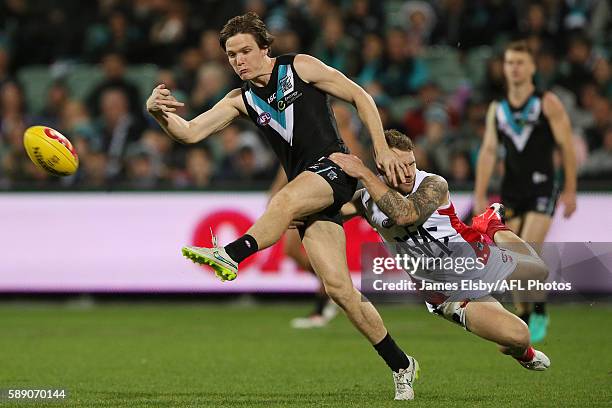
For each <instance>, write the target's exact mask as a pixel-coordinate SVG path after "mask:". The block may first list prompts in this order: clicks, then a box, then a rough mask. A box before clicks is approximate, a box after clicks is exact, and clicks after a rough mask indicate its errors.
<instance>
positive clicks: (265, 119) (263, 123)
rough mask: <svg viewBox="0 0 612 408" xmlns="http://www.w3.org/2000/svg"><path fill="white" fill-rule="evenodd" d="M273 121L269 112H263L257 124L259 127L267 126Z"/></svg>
mask: <svg viewBox="0 0 612 408" xmlns="http://www.w3.org/2000/svg"><path fill="white" fill-rule="evenodd" d="M271 119H272V116H270V114H269V113H268V112H262V113H261V115H259V117H258V118H257V123H258V124H259V126H266V125H267V124H268V123H270V120H271Z"/></svg>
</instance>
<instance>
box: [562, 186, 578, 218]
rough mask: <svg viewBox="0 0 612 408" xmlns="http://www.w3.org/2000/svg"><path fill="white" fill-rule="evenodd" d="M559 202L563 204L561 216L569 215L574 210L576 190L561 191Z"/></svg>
mask: <svg viewBox="0 0 612 408" xmlns="http://www.w3.org/2000/svg"><path fill="white" fill-rule="evenodd" d="M559 202H560V203H561V204H563V217H565V218H569V217H571V216H572V214H573V213H574V211H576V192H575V191H573V192H570V191H563V192H562V193H561V196H559Z"/></svg>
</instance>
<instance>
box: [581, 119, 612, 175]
mask: <svg viewBox="0 0 612 408" xmlns="http://www.w3.org/2000/svg"><path fill="white" fill-rule="evenodd" d="M579 175H580V176H581V177H584V178H600V179H603V178H607V179H610V178H611V177H612V125H610V126H608V128H607V129H606V130H605V132H604V134H603V140H602V146H601V147H600V148H598V149H596V150H595V151H594V152H592V153H591V154H590V155H589V158H588V160H587V162H586V163H585V164H584V165H583V166H582V168H581V169H580V171H579Z"/></svg>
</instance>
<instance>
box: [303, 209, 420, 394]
mask: <svg viewBox="0 0 612 408" xmlns="http://www.w3.org/2000/svg"><path fill="white" fill-rule="evenodd" d="M302 242H303V244H304V248H305V249H306V252H307V254H308V258H309V259H310V260H311V262H312V266H313V267H314V270H315V272H316V273H317V274H318V275H319V277H320V278H321V281H322V282H323V284H324V285H325V289H326V291H327V294H328V295H329V296H330V297H331V298H332V299H333V300H334V301H335V302H336V303H337V304H338V306H340V307H341V308H342V309H343V310H344V311H345V313H346V315H347V316H348V318H349V320H350V321H351V322H352V323H353V325H354V326H355V327H356V328H357V329H358V330H359V331H360V332H361V333H362V334H363V335H364V336H365V337H367V338H368V340H369V341H370V342H371V343H372V344H373V345H374V348H375V349H376V351H377V352H378V354H379V355H380V356H381V357H382V358H383V359H384V360H385V362H386V363H387V365H388V366H389V368H391V370H392V371H393V380H394V383H395V399H396V400H411V399H413V398H414V391H413V389H412V384H413V381H414V380H415V379H416V377H417V375H418V363H417V362H416V360H415V359H414V358H413V357H410V356H407V355H406V354H405V353H404V352H403V351H402V350H401V349H400V348H399V347H398V346H397V345H396V344H395V341H394V340H393V339H392V338H391V336H390V335H389V333H388V332H387V329H386V328H385V326H384V324H383V321H382V318H381V317H380V315H379V314H378V311H377V310H376V309H375V308H374V306H373V305H372V304H371V303H370V302H368V301H366V300H365V299H364V298H363V297H362V295H361V293H360V292H359V291H358V290H357V289H355V287H354V286H353V282H352V280H351V277H350V274H349V271H348V266H347V263H346V248H345V246H346V243H345V235H344V230H343V229H342V227H341V226H340V225H338V224H335V223H333V222H331V221H321V220H318V221H315V222H313V223H312V224H311V225H309V226H308V228H307V229H306V231H305V233H304V237H303V238H302Z"/></svg>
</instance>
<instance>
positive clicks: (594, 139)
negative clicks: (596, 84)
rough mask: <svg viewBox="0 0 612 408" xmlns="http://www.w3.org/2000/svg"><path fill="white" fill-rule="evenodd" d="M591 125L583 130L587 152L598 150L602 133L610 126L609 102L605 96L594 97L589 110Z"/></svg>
mask: <svg viewBox="0 0 612 408" xmlns="http://www.w3.org/2000/svg"><path fill="white" fill-rule="evenodd" d="M591 113H592V115H593V125H592V126H590V127H589V128H587V129H586V130H585V136H586V141H587V144H588V146H589V151H593V150H596V149H599V148H600V147H601V145H602V143H603V137H604V133H605V132H606V129H608V127H609V126H610V125H611V124H612V109H611V108H610V100H609V99H608V98H606V97H605V96H601V95H596V96H595V99H594V103H593V106H592V109H591Z"/></svg>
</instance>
